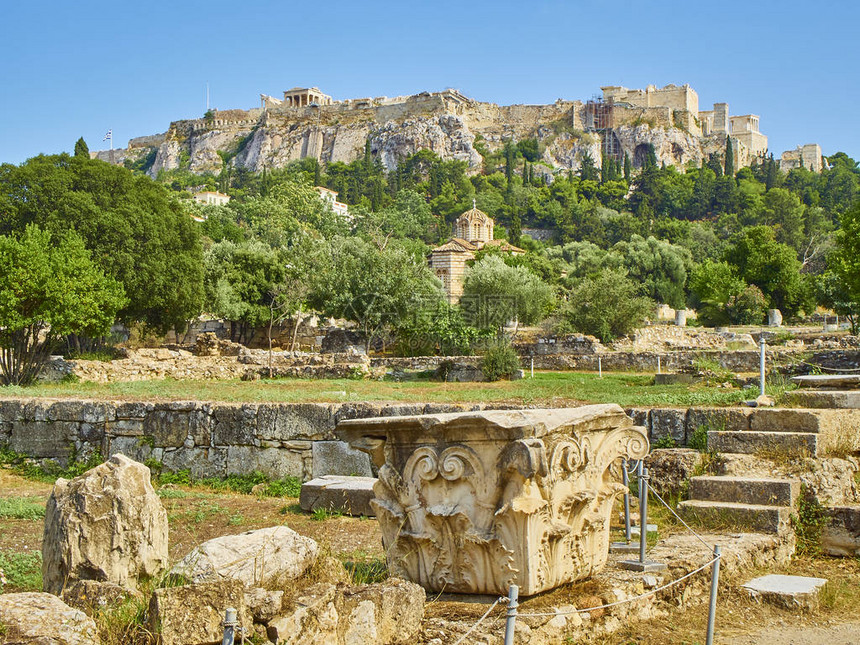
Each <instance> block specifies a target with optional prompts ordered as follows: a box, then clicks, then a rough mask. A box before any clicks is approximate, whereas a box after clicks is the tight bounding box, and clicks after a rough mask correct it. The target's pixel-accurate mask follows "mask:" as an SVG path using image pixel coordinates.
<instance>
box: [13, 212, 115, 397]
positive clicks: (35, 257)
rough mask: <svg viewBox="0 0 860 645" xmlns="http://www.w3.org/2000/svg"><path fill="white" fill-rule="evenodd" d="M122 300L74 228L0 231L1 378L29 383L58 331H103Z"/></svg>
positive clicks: (57, 336)
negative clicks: (64, 231) (13, 233)
mask: <svg viewBox="0 0 860 645" xmlns="http://www.w3.org/2000/svg"><path fill="white" fill-rule="evenodd" d="M126 302H127V300H126V298H125V294H124V291H123V288H122V286H121V285H120V284H119V283H118V282H117V281H116V280H114V279H112V278H109V277H106V276H105V274H104V272H103V271H102V270H101V269H99V268H98V267H97V266H96V265H95V264H94V263H93V261H92V259H91V258H90V253H89V252H88V251H87V249H86V248H85V247H84V242H83V240H81V238H80V237H78V236H77V235H75V234H74V233H67V234H65V235H63V236H59V235H51V234H50V233H49V232H47V231H43V230H41V229H39V228H38V227H36V226H33V225H30V226H27V227H26V229H25V230H24V233H23V234H22V235H21V236H20V237H12V236H0V383H4V384H6V385H28V384H30V383H32V382H33V381H34V380H35V379H36V377H37V376H38V375H39V372H40V371H41V370H42V368H43V367H44V365H45V363H46V362H47V359H48V356H49V355H50V352H51V349H52V347H54V346H55V344H56V343H57V341H58V340H59V339H60V338H61V337H62V336H65V335H67V334H84V335H87V336H91V337H94V336H100V335H102V334H105V333H107V331H108V330H109V329H110V326H111V324H112V323H113V321H114V317H115V316H116V313H117V311H118V310H119V309H120V308H121V307H123V306H124V305H125V304H126Z"/></svg>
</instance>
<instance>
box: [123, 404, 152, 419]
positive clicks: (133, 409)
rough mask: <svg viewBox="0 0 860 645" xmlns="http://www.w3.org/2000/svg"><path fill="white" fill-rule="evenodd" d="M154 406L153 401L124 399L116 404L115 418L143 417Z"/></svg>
mask: <svg viewBox="0 0 860 645" xmlns="http://www.w3.org/2000/svg"><path fill="white" fill-rule="evenodd" d="M154 408H155V404H154V403H148V402H144V401H126V402H123V403H118V404H117V405H116V418H117V419H144V418H145V417H146V415H148V414H149V413H150V412H152V410H153V409H154Z"/></svg>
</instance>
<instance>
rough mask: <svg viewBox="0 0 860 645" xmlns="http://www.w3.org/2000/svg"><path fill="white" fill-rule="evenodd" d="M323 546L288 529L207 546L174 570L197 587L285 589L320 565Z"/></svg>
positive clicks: (254, 533)
mask: <svg viewBox="0 0 860 645" xmlns="http://www.w3.org/2000/svg"><path fill="white" fill-rule="evenodd" d="M318 554H319V546H318V545H317V543H316V542H314V541H313V540H312V539H311V538H307V537H303V536H301V535H299V534H298V533H296V532H295V531H293V530H292V529H290V528H287V527H286V526H273V527H270V528H265V529H258V530H256V531H247V532H245V533H241V534H239V535H225V536H222V537H219V538H214V539H212V540H209V541H208V542H204V543H203V544H201V545H200V546H198V547H196V548H195V549H194V550H193V551H191V552H190V553H189V554H188V555H186V556H185V557H184V558H183V559H182V560H181V561H180V562H179V563H178V564H177V565H176V566H174V567H173V569H171V571H170V573H171V575H178V576H183V577H184V578H185V579H186V580H188V581H190V582H194V583H201V582H214V581H218V580H231V579H232V580H238V581H239V582H241V583H242V584H244V585H245V586H246V587H248V588H252V587H262V588H265V589H284V588H286V587H287V586H288V585H289V584H290V583H291V582H292V581H293V580H295V579H296V578H299V577H300V576H302V575H303V574H304V573H305V572H306V571H307V570H308V569H310V568H311V567H312V566H313V564H314V562H316V559H317V555H318Z"/></svg>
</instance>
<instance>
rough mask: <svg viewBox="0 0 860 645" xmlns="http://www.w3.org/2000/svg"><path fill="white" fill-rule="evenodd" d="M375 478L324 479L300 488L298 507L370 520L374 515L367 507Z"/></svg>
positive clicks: (371, 497)
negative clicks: (368, 518) (363, 517)
mask: <svg viewBox="0 0 860 645" xmlns="http://www.w3.org/2000/svg"><path fill="white" fill-rule="evenodd" d="M375 483H376V478H375V477H346V476H342V475H326V476H324V477H317V478H316V479H312V480H310V481H308V482H305V483H304V484H302V491H301V493H299V504H300V505H301V507H302V510H304V511H309V512H310V511H315V510H317V509H318V508H322V509H325V510H327V511H334V512H337V511H340V512H343V513H346V514H347V515H353V516H356V517H357V516H361V515H364V516H366V517H373V516H375V515H376V513H375V512H374V510H373V508H372V507H371V505H370V500H372V499H373V497H374V494H373V485H374V484H375Z"/></svg>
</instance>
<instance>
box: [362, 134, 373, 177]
mask: <svg viewBox="0 0 860 645" xmlns="http://www.w3.org/2000/svg"><path fill="white" fill-rule="evenodd" d="M372 166H373V157H371V154H370V139H368V140H367V141H365V142H364V169H365V170H367V171H369V170H370V169H371V167H372Z"/></svg>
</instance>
